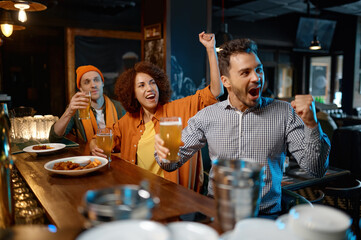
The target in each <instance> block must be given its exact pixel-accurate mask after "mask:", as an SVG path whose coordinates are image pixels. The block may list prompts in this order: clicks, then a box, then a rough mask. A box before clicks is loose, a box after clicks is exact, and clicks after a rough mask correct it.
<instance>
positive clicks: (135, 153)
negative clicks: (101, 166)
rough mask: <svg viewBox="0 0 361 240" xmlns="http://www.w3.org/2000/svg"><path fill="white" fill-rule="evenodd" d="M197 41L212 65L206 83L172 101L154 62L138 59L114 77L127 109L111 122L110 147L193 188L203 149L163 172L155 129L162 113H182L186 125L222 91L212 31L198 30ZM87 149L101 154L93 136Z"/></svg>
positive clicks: (196, 185) (196, 186) (199, 172)
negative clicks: (205, 85) (207, 82)
mask: <svg viewBox="0 0 361 240" xmlns="http://www.w3.org/2000/svg"><path fill="white" fill-rule="evenodd" d="M199 41H200V42H201V43H202V44H203V45H204V46H205V47H206V49H207V54H208V58H209V64H210V69H211V72H210V74H211V83H210V85H209V86H207V87H205V88H204V89H202V90H198V91H197V92H196V93H195V94H194V95H191V96H188V97H185V98H181V99H177V100H175V101H172V102H170V97H171V87H170V83H169V80H168V77H167V75H166V74H165V73H164V72H163V70H162V69H160V68H159V67H157V66H156V65H154V64H152V63H149V62H139V63H137V64H136V65H135V66H134V68H132V69H129V70H127V71H126V72H124V73H122V74H121V75H120V76H119V78H118V80H117V83H116V86H115V92H116V94H117V95H118V98H119V101H120V102H121V103H122V105H123V107H124V108H125V110H127V113H126V115H124V117H122V118H121V119H120V120H118V122H117V123H115V124H114V125H113V139H114V145H113V151H114V152H120V153H121V156H122V159H124V160H127V161H129V162H130V163H132V164H136V165H138V166H139V167H142V168H144V169H147V170H149V171H151V172H153V173H155V174H157V175H159V176H162V177H164V178H166V179H168V180H170V181H172V182H175V183H178V184H181V185H183V186H185V187H187V188H190V189H193V190H195V191H199V190H200V188H201V186H202V183H203V164H202V159H201V153H200V152H198V154H195V156H194V157H193V159H192V161H188V162H187V164H184V165H183V166H182V167H181V168H180V169H179V170H178V171H175V172H166V171H163V169H161V168H160V166H159V165H158V164H157V162H156V161H155V158H154V137H155V134H156V133H158V132H159V120H160V118H161V117H169V116H178V117H181V118H182V123H183V128H184V127H186V125H187V122H188V119H189V118H191V117H192V116H193V115H195V114H196V113H197V112H198V111H199V110H201V109H203V108H204V107H206V106H209V105H211V104H214V103H216V102H217V97H218V96H220V95H221V94H223V87H222V83H221V81H220V76H219V71H218V63H217V56H216V53H215V40H214V34H205V33H204V32H202V33H200V34H199ZM90 150H91V153H92V154H93V155H97V156H102V157H105V155H104V153H103V150H102V149H100V148H98V147H97V146H96V141H95V140H92V141H91V143H90Z"/></svg>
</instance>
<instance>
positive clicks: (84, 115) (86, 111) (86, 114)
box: [78, 91, 91, 119]
mask: <svg viewBox="0 0 361 240" xmlns="http://www.w3.org/2000/svg"><path fill="white" fill-rule="evenodd" d="M84 93H85V97H86V98H87V103H88V106H87V107H86V108H80V109H78V111H79V119H90V104H91V92H90V91H87V92H84Z"/></svg>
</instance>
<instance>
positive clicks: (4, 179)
mask: <svg viewBox="0 0 361 240" xmlns="http://www.w3.org/2000/svg"><path fill="white" fill-rule="evenodd" d="M4 106H5V105H4V104H0V144H1V145H0V228H7V227H9V226H11V225H13V224H14V202H13V189H12V186H11V170H12V168H13V161H12V158H11V155H10V140H9V129H10V126H9V118H8V116H7V114H6V112H7V108H5V107H4ZM5 111H6V112H5Z"/></svg>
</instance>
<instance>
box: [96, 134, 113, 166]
mask: <svg viewBox="0 0 361 240" xmlns="http://www.w3.org/2000/svg"><path fill="white" fill-rule="evenodd" d="M96 139H97V146H98V147H99V148H101V149H103V151H104V154H105V155H107V158H108V161H109V164H110V162H111V160H112V159H111V153H112V148H113V132H112V130H111V129H109V128H98V130H97V136H96Z"/></svg>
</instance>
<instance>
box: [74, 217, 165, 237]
mask: <svg viewBox="0 0 361 240" xmlns="http://www.w3.org/2000/svg"><path fill="white" fill-rule="evenodd" d="M99 239H101V240H119V239H122V240H169V239H171V238H170V233H169V231H168V229H167V228H166V227H165V226H163V225H162V224H160V223H157V222H154V221H148V220H122V221H114V222H109V223H103V224H101V225H99V226H97V227H94V228H91V229H89V230H86V231H85V232H83V233H81V234H80V235H79V236H78V237H77V238H76V240H99Z"/></svg>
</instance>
